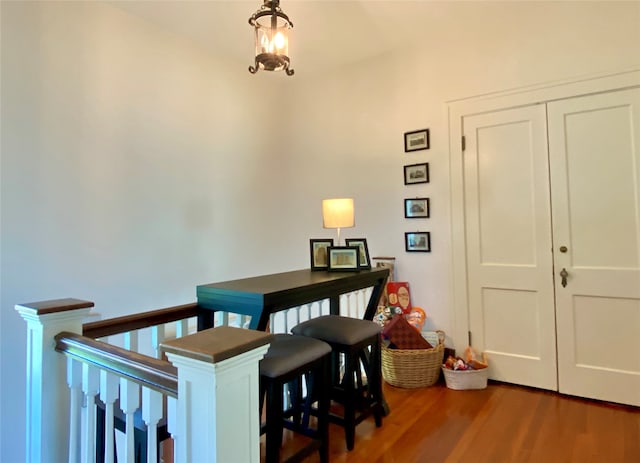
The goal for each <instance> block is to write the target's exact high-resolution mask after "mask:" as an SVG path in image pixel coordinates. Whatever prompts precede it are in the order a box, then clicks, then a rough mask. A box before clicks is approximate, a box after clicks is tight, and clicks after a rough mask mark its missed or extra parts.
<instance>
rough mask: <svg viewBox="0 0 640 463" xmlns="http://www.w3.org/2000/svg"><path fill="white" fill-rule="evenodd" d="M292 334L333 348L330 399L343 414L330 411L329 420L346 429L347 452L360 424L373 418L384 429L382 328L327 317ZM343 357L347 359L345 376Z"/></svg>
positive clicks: (354, 319) (368, 322)
mask: <svg viewBox="0 0 640 463" xmlns="http://www.w3.org/2000/svg"><path fill="white" fill-rule="evenodd" d="M291 332H292V333H293V334H295V335H303V336H308V337H311V338H315V339H319V340H322V341H324V342H326V343H328V344H329V345H330V346H331V349H332V356H331V357H332V360H331V369H332V372H331V377H332V382H331V399H332V400H333V401H335V402H337V403H340V404H342V407H343V409H344V412H343V414H342V415H338V414H336V413H332V412H330V413H329V420H330V421H331V422H333V423H336V424H339V425H341V426H342V427H344V430H345V437H346V442H347V449H348V450H352V449H353V447H354V443H355V428H356V426H357V425H358V424H359V423H360V422H362V421H363V420H364V419H366V418H367V417H369V416H371V415H373V417H374V419H375V423H376V426H377V427H380V426H382V417H383V415H384V409H383V401H384V399H383V397H382V379H381V377H382V375H381V371H380V355H381V352H380V326H379V325H378V324H376V323H374V322H372V321H369V320H361V319H358V318H351V317H343V316H340V315H324V316H321V317H317V318H312V319H311V320H307V321H305V322H303V323H300V324H299V325H297V326H294V327H293V329H292V330H291ZM341 357H344V374H343V375H342V377H341V376H340V365H341ZM362 371H364V373H365V375H366V384H365V382H364V381H363V378H362Z"/></svg>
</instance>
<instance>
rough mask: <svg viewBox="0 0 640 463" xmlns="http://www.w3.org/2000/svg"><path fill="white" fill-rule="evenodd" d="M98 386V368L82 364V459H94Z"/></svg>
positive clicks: (89, 460) (88, 460) (93, 460)
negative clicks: (83, 415)
mask: <svg viewBox="0 0 640 463" xmlns="http://www.w3.org/2000/svg"><path fill="white" fill-rule="evenodd" d="M99 387H100V370H99V369H98V368H96V367H94V366H91V365H89V364H86V363H83V364H82V391H83V392H84V397H85V400H86V408H85V411H84V413H85V432H84V443H83V446H82V450H83V452H82V461H83V462H84V463H89V462H95V461H96V395H98V392H99Z"/></svg>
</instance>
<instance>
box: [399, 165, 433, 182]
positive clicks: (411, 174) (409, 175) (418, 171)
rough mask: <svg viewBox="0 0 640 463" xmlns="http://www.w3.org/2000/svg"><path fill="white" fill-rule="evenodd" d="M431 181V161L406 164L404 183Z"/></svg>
mask: <svg viewBox="0 0 640 463" xmlns="http://www.w3.org/2000/svg"><path fill="white" fill-rule="evenodd" d="M414 183H429V163H428V162H423V163H422V164H411V165H408V166H404V184H405V185H413V184H414Z"/></svg>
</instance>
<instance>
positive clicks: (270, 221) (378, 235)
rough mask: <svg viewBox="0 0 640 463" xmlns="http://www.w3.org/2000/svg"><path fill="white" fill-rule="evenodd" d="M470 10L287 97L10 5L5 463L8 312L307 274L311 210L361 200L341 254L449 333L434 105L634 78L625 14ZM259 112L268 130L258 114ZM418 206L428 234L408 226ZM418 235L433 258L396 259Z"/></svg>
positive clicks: (136, 38)
mask: <svg viewBox="0 0 640 463" xmlns="http://www.w3.org/2000/svg"><path fill="white" fill-rule="evenodd" d="M468 6H469V9H468V10H466V9H465V11H467V12H468V13H467V14H459V15H456V16H455V17H453V18H449V17H444V18H443V22H442V25H441V27H440V28H439V29H438V30H437V31H436V30H434V31H429V34H432V35H430V36H429V38H430V39H429V40H424V41H421V42H420V43H416V44H407V48H406V49H405V50H403V51H402V52H401V53H396V54H390V55H387V56H384V57H383V58H384V59H378V60H375V61H373V60H372V61H369V62H362V63H358V64H357V65H354V66H351V67H348V68H344V69H340V70H338V71H335V72H327V73H325V74H322V75H319V74H316V75H309V74H305V73H303V72H301V71H300V70H298V69H296V71H297V74H296V76H295V77H294V78H292V79H289V80H287V81H286V82H283V80H282V76H279V75H276V76H271V75H265V74H261V75H258V76H251V75H250V74H249V73H248V72H247V71H246V67H238V66H236V65H235V64H234V65H231V64H230V63H225V62H221V61H217V60H216V58H212V57H210V56H207V55H205V54H204V53H203V52H202V51H200V50H198V49H197V48H195V47H194V46H193V45H192V44H190V43H189V42H187V41H185V40H183V39H181V38H179V37H175V36H172V35H170V34H168V33H165V32H163V31H161V30H159V29H157V28H156V27H154V26H152V25H150V24H148V23H145V22H143V21H140V20H137V19H135V18H133V17H130V16H127V15H126V14H124V13H122V12H120V11H119V10H116V9H114V8H111V7H109V6H105V5H98V4H93V3H88V2H70V3H58V2H56V3H44V4H39V3H26V2H21V3H17V2H16V3H12V2H2V10H1V16H2V18H1V19H2V24H1V25H2V36H1V39H2V75H1V77H2V81H1V84H2V93H1V97H2V101H1V103H2V104H1V108H2V109H1V111H2V114H1V115H2V126H1V129H2V142H1V155H2V165H1V167H2V191H1V192H2V198H1V200H2V243H1V244H2V249H1V250H2V262H1V271H2V275H1V283H2V296H1V306H0V316H1V320H2V327H1V339H0V355H1V365H0V375H2V376H1V378H0V380H1V385H2V391H1V394H0V400H1V402H0V405H1V409H0V416H1V417H2V427H1V429H0V436H1V438H2V441H1V443H0V447H1V449H0V460H1V461H3V462H9V463H11V462H14V461H22V460H23V458H24V457H23V455H24V450H23V447H24V442H23V437H22V436H23V429H24V420H23V417H22V415H23V413H24V392H23V391H24V374H25V373H24V356H25V339H24V334H25V330H24V323H23V322H22V320H20V319H19V317H18V316H17V315H16V314H15V311H14V309H13V306H14V305H15V304H16V303H21V302H29V301H35V300H42V299H51V298H60V297H77V298H84V299H89V300H93V301H95V302H96V304H97V310H98V311H99V312H101V313H102V314H103V315H104V316H113V315H119V314H124V313H132V312H137V311H140V310H146V309H151V308H159V307H164V306H169V305H174V304H181V303H185V302H189V301H193V300H194V299H195V286H196V285H197V284H201V283H207V282H211V281H219V280H222V279H231V278H235V277H240V276H248V275H255V274H261V273H268V272H275V271H284V270H290V269H295V268H303V267H305V266H307V265H308V239H309V238H314V237H323V236H333V233H332V232H331V231H328V230H323V229H322V228H321V223H320V217H319V214H320V212H319V208H320V206H319V205H320V200H321V199H322V198H324V197H328V196H341V195H353V196H354V197H355V199H356V225H357V226H356V228H354V229H349V230H344V232H343V236H346V237H350V236H351V237H366V238H367V239H368V241H369V247H370V251H371V254H372V255H381V254H384V255H395V256H396V257H397V258H398V276H399V277H400V279H403V280H407V281H409V282H410V284H411V287H412V292H413V302H414V304H416V305H419V306H421V307H423V308H425V309H426V311H427V314H428V316H429V317H430V322H429V323H430V326H435V327H438V328H442V329H445V330H449V329H450V327H451V325H452V320H451V319H450V315H449V310H450V290H449V288H450V283H451V282H450V277H449V274H450V271H451V268H450V264H449V262H450V254H449V253H450V243H449V211H448V208H449V186H448V177H449V164H448V159H447V153H448V133H447V122H446V101H448V100H451V99H456V98H461V97H466V96H471V95H477V94H480V93H485V92H491V91H498V90H502V89H506V88H513V87H519V86H523V85H528V84H533V83H538V82H543V81H549V80H555V79H563V78H568V77H573V76H580V75H585V74H592V73H598V72H603V71H609V70H618V69H620V68H630V67H633V66H634V65H638V64H639V63H640V57H639V56H638V53H639V51H638V47H637V44H638V43H640V36H639V30H640V28H639V27H638V26H639V25H640V13H639V6H640V3H637V2H633V3H631V2H628V3H621V4H617V3H612V2H605V3H590V2H589V3H575V2H571V3H569V2H567V3H559V4H558V3H554V4H537V3H534V4H525V3H522V4H518V6H517V8H521V10H520V11H516V10H509V11H508V12H507V10H505V9H504V8H503V7H502V6H501V5H495V4H491V3H479V4H474V5H471V4H469V5H468ZM511 8H516V6H512V7H511ZM294 67H295V63H294ZM285 85H286V87H285ZM284 88H286V92H284V91H278V89H284ZM274 89H275V90H274ZM267 90H269V91H267ZM268 95H272V96H273V97H274V98H275V97H276V96H277V97H281V98H282V99H285V103H284V105H283V104H282V103H280V107H281V109H282V110H281V113H280V114H275V115H274V114H273V113H271V112H270V113H269V114H267V113H266V112H261V111H264V109H266V108H269V107H270V105H269V101H268V99H269V98H270V97H269V96H268ZM274 116H276V117H274ZM270 120H271V121H277V124H273V123H271V125H269V124H268V123H267V124H266V125H265V124H264V122H265V121H270ZM261 123H262V124H261ZM425 127H428V128H430V130H431V143H432V148H431V149H430V150H428V151H419V152H415V153H411V154H405V153H403V145H402V134H403V132H405V131H408V130H413V129H420V128H425ZM285 137H286V139H285ZM283 140H284V141H283ZM423 161H427V162H429V163H430V169H431V183H429V184H428V185H413V186H410V187H409V186H404V185H403V180H402V166H403V165H405V164H409V163H415V162H423ZM422 195H424V196H428V197H430V198H431V202H432V218H431V219H428V220H426V221H415V220H406V219H404V218H403V210H402V200H403V199H404V198H405V197H415V196H422ZM416 229H420V230H429V231H431V232H432V246H433V252H432V253H431V254H407V253H405V252H404V244H403V234H404V232H405V231H412V230H416Z"/></svg>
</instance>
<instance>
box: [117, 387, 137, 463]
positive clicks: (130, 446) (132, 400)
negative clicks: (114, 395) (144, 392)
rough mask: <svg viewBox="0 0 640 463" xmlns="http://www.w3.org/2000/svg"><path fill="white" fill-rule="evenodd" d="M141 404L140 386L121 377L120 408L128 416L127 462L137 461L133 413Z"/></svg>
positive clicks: (126, 433)
mask: <svg viewBox="0 0 640 463" xmlns="http://www.w3.org/2000/svg"><path fill="white" fill-rule="evenodd" d="M139 406H140V386H138V385H137V384H136V383H134V382H133V381H128V380H126V379H122V378H121V379H120V408H121V409H122V412H123V413H124V414H125V416H126V430H125V436H126V451H127V453H126V455H127V463H134V461H135V448H134V440H133V438H134V434H135V422H134V416H133V414H134V413H135V411H136V410H137V409H138V407H139Z"/></svg>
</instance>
